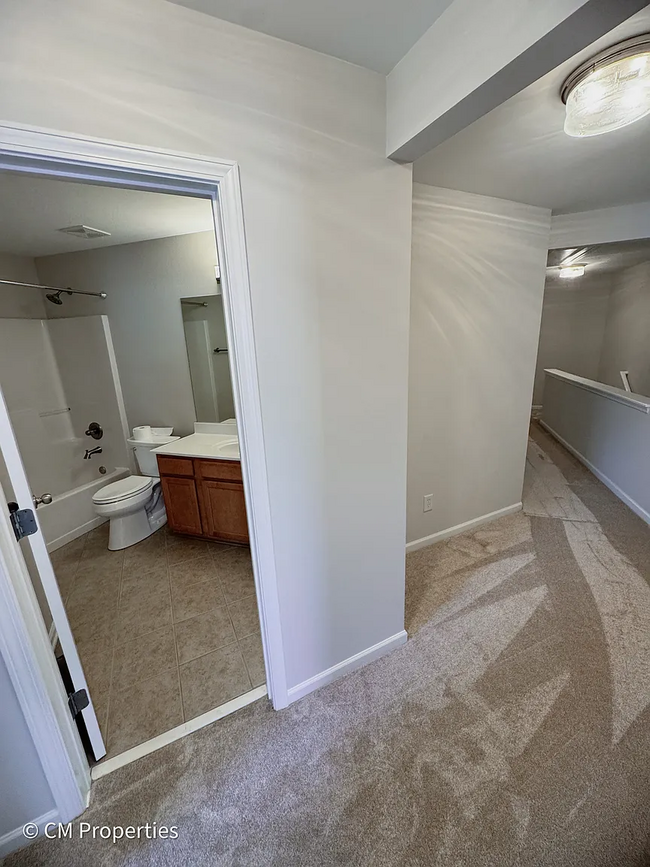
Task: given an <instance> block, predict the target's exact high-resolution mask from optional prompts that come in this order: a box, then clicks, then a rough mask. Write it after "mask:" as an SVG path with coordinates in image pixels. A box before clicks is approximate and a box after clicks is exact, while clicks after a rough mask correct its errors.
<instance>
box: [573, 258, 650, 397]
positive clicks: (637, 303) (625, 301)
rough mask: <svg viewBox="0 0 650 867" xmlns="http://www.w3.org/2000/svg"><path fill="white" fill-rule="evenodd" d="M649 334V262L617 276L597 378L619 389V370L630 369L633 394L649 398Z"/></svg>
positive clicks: (610, 301)
mask: <svg viewBox="0 0 650 867" xmlns="http://www.w3.org/2000/svg"><path fill="white" fill-rule="evenodd" d="M649 335H650V262H643V263H642V264H640V265H636V266H634V267H633V268H627V269H626V270H625V271H621V272H619V273H617V274H616V276H615V279H614V286H613V289H612V293H611V295H610V299H609V307H608V313H607V325H606V327H605V333H604V337H603V343H602V353H601V356H600V366H599V369H598V377H597V379H599V380H600V381H601V382H605V383H607V384H608V385H615V386H619V387H620V385H621V376H620V371H621V370H629V372H630V386H631V388H632V391H634V392H636V393H637V394H645V395H650V337H649ZM572 372H577V371H572Z"/></svg>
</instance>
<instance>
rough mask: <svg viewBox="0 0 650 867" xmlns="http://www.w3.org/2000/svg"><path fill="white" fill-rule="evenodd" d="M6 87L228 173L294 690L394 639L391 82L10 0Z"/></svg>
mask: <svg viewBox="0 0 650 867" xmlns="http://www.w3.org/2000/svg"><path fill="white" fill-rule="evenodd" d="M53 57H55V58H56V75H53V74H52V58H53ZM80 82H92V86H91V87H86V86H84V85H81V84H80ZM0 84H1V87H0V117H2V118H4V119H5V120H9V121H18V122H22V123H27V124H34V125H37V126H44V127H50V128H58V129H64V130H68V131H72V132H78V133H83V134H88V135H93V136H99V137H105V138H110V139H117V140H121V141H127V142H130V143H135V144H141V145H145V146H146V145H150V146H154V147H162V148H170V149H174V150H181V151H186V152H187V151H189V152H191V153H199V154H207V155H208V156H210V155H212V156H214V157H220V158H226V159H235V160H237V161H238V162H239V164H240V168H241V179H242V188H243V205H244V216H245V222H246V234H247V245H248V254H249V267H250V276H251V287H252V304H253V316H254V327H255V335H256V343H257V360H258V369H259V378H260V392H261V402H262V415H263V425H264V438H265V448H266V459H267V465H268V471H269V485H270V491H269V494H270V506H271V513H272V521H273V531H274V541H275V554H276V561H277V571H278V581H279V592H280V615H281V621H282V632H283V638H284V643H285V649H286V665H287V674H288V681H289V685H290V686H293V685H295V684H300V683H301V682H303V681H305V680H306V679H308V678H311V677H313V676H315V675H317V674H319V673H320V672H322V671H323V670H325V669H327V668H329V667H330V666H333V665H335V664H337V663H339V662H341V661H343V660H345V659H347V658H348V657H350V656H352V655H354V654H356V653H359V652H361V651H363V650H364V649H366V648H368V647H370V646H372V645H374V644H375V643H377V642H379V641H382V640H384V639H386V638H388V637H389V636H392V635H394V634H396V633H398V632H399V631H400V630H402V629H403V623H404V619H403V599H404V536H405V489H406V484H405V483H406V416H407V369H408V330H409V320H408V309H409V268H410V212H411V172H410V167H405V166H399V165H396V164H394V163H391V162H390V161H388V160H386V159H385V157H384V143H385V141H384V129H385V110H384V109H385V79H384V78H383V77H382V76H380V75H377V74H375V73H372V72H368V71H367V70H363V69H360V68H358V67H355V66H353V65H351V64H348V63H344V62H342V61H338V60H335V59H333V58H330V57H326V56H324V55H322V54H318V53H315V52H311V51H309V50H306V49H302V48H300V47H298V46H294V45H290V44H288V43H285V42H281V41H278V40H274V39H272V38H270V37H266V36H264V35H261V34H257V33H253V32H251V31H248V30H244V29H241V28H238V27H236V26H234V25H230V24H227V23H225V22H223V21H219V20H218V19H216V18H212V17H209V16H205V15H201V14H199V13H196V12H193V11H191V10H187V9H184V8H182V7H179V6H176V5H173V4H171V3H165V2H161V0H140V2H138V3H133V2H131V0H110V2H107V3H104V4H101V5H99V6H97V5H95V4H93V5H89V4H88V3H87V2H85V0H59V2H57V3H53V2H52V0H28V2H25V0H7V2H5V3H4V5H3V22H2V31H1V32H0ZM186 294H187V293H186ZM192 294H198V293H197V292H192ZM62 309H63V308H62ZM96 309H97V308H96V307H95V308H93V312H96ZM106 309H107V311H108V312H109V315H110V318H111V326H112V327H113V329H114V331H113V336H114V340H115V344H116V349H117V345H118V328H117V323H116V322H114V318H113V316H112V315H111V309H110V306H107V308H106ZM149 313H150V314H151V315H155V316H156V317H157V316H158V315H159V312H158V310H157V309H156V310H154V311H149ZM178 327H179V328H181V322H180V316H179V317H178ZM157 331H158V334H159V340H160V345H161V346H164V345H166V343H167V341H168V339H169V334H168V333H167V329H166V328H165V329H164V330H162V331H161V330H160V328H159V327H158V326H157ZM161 354H162V349H161ZM158 360H160V358H159V359H158ZM165 364H166V363H165ZM166 369H167V368H166V366H165V371H166ZM141 375H142V374H141ZM146 375H147V376H148V378H149V379H148V381H149V382H151V383H152V384H153V382H154V380H156V379H162V378H164V375H163V376H161V375H160V373H159V370H158V369H157V367H156V364H155V363H154V364H153V365H150V366H149V367H148V369H147V371H146ZM531 377H532V374H531ZM122 380H123V385H124V390H125V396H126V392H127V388H128V383H127V375H126V374H125V373H124V372H122ZM187 394H188V395H189V390H188V392H187ZM128 400H129V398H128V397H127V403H128ZM186 400H191V398H190V397H189V396H188V397H187V398H186V397H184V396H181V395H180V394H179V395H178V400H173V401H170V410H171V409H173V411H174V414H175V416H177V417H178V419H179V424H184V421H183V419H189V416H190V409H189V408H188V406H187V403H186ZM146 420H147V421H149V420H153V419H148V418H147V419H146ZM161 420H162V419H161ZM173 420H174V421H176V418H174V419H173Z"/></svg>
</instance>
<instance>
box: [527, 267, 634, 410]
mask: <svg viewBox="0 0 650 867" xmlns="http://www.w3.org/2000/svg"><path fill="white" fill-rule="evenodd" d="M611 286H612V277H611V276H609V275H597V276H592V277H590V276H589V275H588V274H585V276H584V277H582V278H581V279H580V280H573V281H571V280H564V281H560V284H558V281H557V280H547V282H546V288H545V290H544V306H543V308H542V326H541V329H540V335H539V349H538V353H537V368H536V371H535V390H534V392H533V404H534V405H537V406H539V405H540V404H541V403H542V398H543V395H544V370H545V369H546V368H549V367H554V368H558V369H559V370H566V371H568V372H569V373H575V374H577V375H578V376H584V377H586V378H587V379H598V366H599V363H600V353H601V349H602V345H603V337H604V334H605V322H606V320H607V309H608V304H609V293H610V289H611ZM619 384H620V378H619V380H618V382H615V383H612V385H619Z"/></svg>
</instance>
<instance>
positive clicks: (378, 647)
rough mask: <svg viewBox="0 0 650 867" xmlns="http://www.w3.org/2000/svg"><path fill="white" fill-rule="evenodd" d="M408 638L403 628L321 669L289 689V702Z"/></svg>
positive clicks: (358, 666)
mask: <svg viewBox="0 0 650 867" xmlns="http://www.w3.org/2000/svg"><path fill="white" fill-rule="evenodd" d="M407 640H408V635H407V634H406V630H404V629H403V630H402V631H401V632H397V633H396V634H395V635H391V636H390V638H385V639H384V640H383V641H380V642H379V643H378V644H373V646H372V647H368V648H366V650H362V651H361V652H360V653H355V655H354V656H350V657H349V658H348V659H344V660H343V662H339V663H337V665H333V666H332V667H331V668H328V669H326V670H325V671H321V673H320V674H316V675H314V677H310V678H309V680H304V681H303V682H302V683H299V684H298V685H297V686H292V687H291V688H290V689H289V690H288V695H289V703H290V704H291V702H293V701H297V700H298V699H299V698H302V697H303V696H305V695H308V693H310V692H313V691H314V690H315V689H319V688H320V687H321V686H325V685H326V684H328V683H331V682H332V681H333V680H338V678H339V677H342V676H343V675H344V674H349V673H350V672H351V671H354V670H355V669H356V668H361V666H363V665H366V664H367V663H368V662H372V661H373V660H375V659H379V658H380V657H381V656H384V655H385V654H387V653H390V651H391V650H395V648H397V647H400V646H401V645H402V644H406V641H407Z"/></svg>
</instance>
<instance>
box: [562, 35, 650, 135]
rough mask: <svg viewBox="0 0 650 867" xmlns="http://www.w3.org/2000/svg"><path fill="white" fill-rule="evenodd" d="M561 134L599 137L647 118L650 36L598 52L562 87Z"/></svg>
mask: <svg viewBox="0 0 650 867" xmlns="http://www.w3.org/2000/svg"><path fill="white" fill-rule="evenodd" d="M560 95H561V97H562V102H563V103H564V104H565V105H566V119H565V121H564V131H565V133H567V135H570V136H574V137H586V136H594V135H602V134H603V133H605V132H611V131H612V130H615V129H621V127H624V126H627V125H628V124H630V123H634V122H635V121H637V120H641V118H642V117H645V116H646V115H647V114H650V33H645V34H644V35H643V36H634V37H633V38H632V39H626V40H625V41H624V42H619V43H617V44H616V45H612V46H611V48H607V49H605V51H601V52H600V53H599V54H596V55H595V57H592V58H590V59H589V60H588V61H586V63H583V64H582V65H581V66H579V67H578V68H577V69H576V70H574V71H573V72H572V73H571V75H570V76H569V77H568V78H567V80H566V81H565V82H564V84H563V85H562V90H561V91H560Z"/></svg>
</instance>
